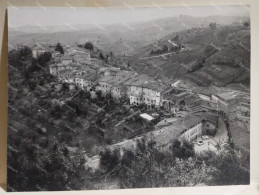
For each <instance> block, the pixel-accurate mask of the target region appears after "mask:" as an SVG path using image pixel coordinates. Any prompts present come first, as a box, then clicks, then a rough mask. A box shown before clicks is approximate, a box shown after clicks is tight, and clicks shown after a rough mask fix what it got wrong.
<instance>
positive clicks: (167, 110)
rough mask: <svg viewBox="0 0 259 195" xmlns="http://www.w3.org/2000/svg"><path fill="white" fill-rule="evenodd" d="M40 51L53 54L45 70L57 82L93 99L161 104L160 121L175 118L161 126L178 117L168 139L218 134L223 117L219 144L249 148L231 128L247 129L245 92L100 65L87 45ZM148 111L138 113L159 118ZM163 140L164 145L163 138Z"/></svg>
mask: <svg viewBox="0 0 259 195" xmlns="http://www.w3.org/2000/svg"><path fill="white" fill-rule="evenodd" d="M42 50H43V51H47V50H48V51H51V53H52V56H53V60H52V62H54V63H53V64H50V65H49V73H50V74H51V75H53V76H55V77H56V78H57V80H58V82H59V83H66V84H68V85H69V89H70V90H75V87H77V88H79V89H82V90H85V91H88V92H90V94H91V98H92V99H94V98H96V97H97V94H98V92H100V94H101V96H102V97H107V96H110V97H111V99H112V100H113V101H115V102H119V101H122V100H126V102H127V103H128V104H129V105H132V106H133V105H134V106H140V105H145V106H146V107H147V108H149V109H150V110H152V109H153V110H154V109H159V110H162V112H163V113H164V114H166V115H167V116H168V119H167V118H165V119H163V120H164V121H167V120H168V121H171V118H170V117H176V119H175V120H173V121H172V122H165V123H164V124H163V128H165V127H166V126H170V125H171V126H172V125H173V126H174V124H175V123H179V121H181V122H180V123H179V129H177V131H179V132H178V133H176V132H174V134H175V137H174V136H172V135H170V136H168V137H167V139H168V141H171V140H172V139H173V137H174V138H175V139H176V138H178V137H180V138H184V139H185V140H188V141H189V142H192V141H194V140H197V139H198V138H199V137H200V138H201V137H202V135H216V134H217V128H218V127H217V126H218V124H217V123H218V119H219V118H221V119H222V120H224V121H225V122H226V124H227V129H226V130H227V131H228V132H227V138H229V139H227V138H225V139H224V140H225V142H223V143H221V144H226V143H227V144H230V143H232V144H236V145H239V146H245V147H247V143H245V141H243V142H242V143H240V141H239V137H238V136H237V135H235V133H236V131H238V130H237V129H235V131H234V130H233V129H231V127H232V126H234V124H235V123H237V124H243V125H242V127H241V129H240V131H248V132H249V125H250V123H249V116H250V100H249V94H248V93H246V92H241V91H235V90H230V89H227V88H219V87H216V86H211V87H209V88H205V87H196V88H192V89H188V88H183V87H180V86H179V81H175V82H174V83H172V84H171V85H170V84H165V83H162V82H161V81H157V80H154V79H153V78H151V77H149V76H147V75H144V74H138V73H136V72H135V71H132V70H121V69H120V68H116V67H112V66H109V65H106V66H103V62H102V61H101V60H98V59H96V58H92V57H91V55H90V52H89V51H88V50H87V49H84V48H79V47H78V46H70V45H64V54H60V53H59V52H57V51H55V50H54V49H53V48H52V49H51V47H48V48H45V50H44V49H43V48H42V47H35V48H33V49H32V52H33V54H36V55H39V54H41V53H42ZM56 84H58V83H56ZM63 103H64V102H63ZM152 114H153V116H152ZM152 114H151V115H149V114H147V113H141V114H140V116H141V117H142V118H143V120H147V121H148V122H151V121H152V120H154V119H155V118H156V117H157V115H156V114H155V113H152ZM211 116H214V119H213V120H210V118H213V117H211ZM192 119H193V120H192ZM186 121H188V122H187V123H188V124H186V125H187V127H185V123H186ZM204 121H207V122H209V123H211V124H212V125H213V126H214V130H211V131H207V130H206V127H204V126H205V125H204V126H203V124H204ZM232 131H233V132H232ZM162 143H163V144H165V140H163V141H162ZM201 144H203V142H202V141H201V142H200V145H201Z"/></svg>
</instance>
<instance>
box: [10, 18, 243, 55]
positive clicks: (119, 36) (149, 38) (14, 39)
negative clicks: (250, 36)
mask: <svg viewBox="0 0 259 195" xmlns="http://www.w3.org/2000/svg"><path fill="white" fill-rule="evenodd" d="M244 19H245V18H244V17H237V16H233V17H232V16H210V17H191V16H185V15H182V16H179V17H168V18H162V19H157V20H152V21H146V22H139V23H130V24H113V25H98V24H80V25H74V26H69V25H68V26H32V25H29V26H28V25H27V26H21V27H16V28H12V27H10V28H9V44H17V43H18V44H28V43H31V42H32V41H33V40H35V41H38V42H49V43H53V42H58V41H59V42H67V43H75V42H79V43H81V42H85V41H87V40H90V41H92V42H94V43H95V44H97V45H98V47H99V48H101V49H103V50H108V51H110V50H111V51H113V53H114V54H116V55H124V54H125V55H131V54H134V51H135V50H136V49H139V48H142V47H143V45H147V44H149V43H152V42H154V41H156V40H159V39H161V38H163V37H165V36H166V35H168V34H171V33H173V32H177V31H181V30H185V29H190V28H193V27H202V26H207V25H208V24H209V23H210V22H216V23H218V24H221V25H227V24H231V23H233V22H234V21H239V20H244Z"/></svg>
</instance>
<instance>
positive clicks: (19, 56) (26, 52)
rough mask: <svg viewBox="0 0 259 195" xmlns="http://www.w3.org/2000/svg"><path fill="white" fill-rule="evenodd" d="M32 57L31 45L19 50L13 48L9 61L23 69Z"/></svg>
mask: <svg viewBox="0 0 259 195" xmlns="http://www.w3.org/2000/svg"><path fill="white" fill-rule="evenodd" d="M31 59H32V51H31V49H30V48H29V47H27V46H26V47H22V48H21V49H18V50H15V49H14V50H11V51H10V52H9V53H8V62H9V64H10V65H12V66H13V67H15V68H18V69H23V68H24V67H26V64H27V63H28V62H30V61H31Z"/></svg>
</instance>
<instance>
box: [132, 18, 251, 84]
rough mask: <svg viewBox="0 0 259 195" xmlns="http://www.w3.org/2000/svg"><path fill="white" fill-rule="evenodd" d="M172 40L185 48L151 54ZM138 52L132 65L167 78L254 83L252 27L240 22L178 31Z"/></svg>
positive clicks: (170, 80)
mask: <svg viewBox="0 0 259 195" xmlns="http://www.w3.org/2000/svg"><path fill="white" fill-rule="evenodd" d="M172 44H178V45H183V46H184V47H185V49H183V50H179V51H176V52H171V51H170V52H167V53H164V54H160V55H155V56H154V55H150V52H151V51H152V50H154V49H156V48H161V47H165V45H166V46H167V47H170V45H172ZM135 53H136V54H135V55H134V56H133V57H131V58H130V59H131V61H130V63H131V64H132V67H133V68H134V69H136V70H137V71H138V72H141V73H144V72H145V73H146V74H148V75H150V76H153V77H156V78H159V79H161V80H163V81H164V82H172V81H174V80H178V79H180V80H182V81H184V82H187V81H188V82H189V83H192V85H194V86H195V85H199V86H208V85H210V84H213V85H216V86H226V85H228V84H233V83H242V84H244V85H246V86H249V84H250V73H249V71H250V29H248V28H246V27H244V26H242V25H240V24H239V23H233V24H231V25H225V26H222V25H218V24H217V25H216V27H215V28H212V27H209V26H207V27H199V28H191V29H188V30H182V31H179V32H174V33H171V34H169V35H167V36H165V37H163V38H161V39H159V40H158V41H156V42H153V43H152V44H148V45H146V46H144V47H143V48H141V49H139V50H137V51H135Z"/></svg>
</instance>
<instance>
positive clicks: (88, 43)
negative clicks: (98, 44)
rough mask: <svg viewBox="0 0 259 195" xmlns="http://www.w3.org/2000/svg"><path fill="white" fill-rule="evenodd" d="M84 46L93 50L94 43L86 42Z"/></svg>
mask: <svg viewBox="0 0 259 195" xmlns="http://www.w3.org/2000/svg"><path fill="white" fill-rule="evenodd" d="M84 48H85V49H89V50H93V49H94V45H93V44H92V43H91V42H86V43H85V46H84Z"/></svg>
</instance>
